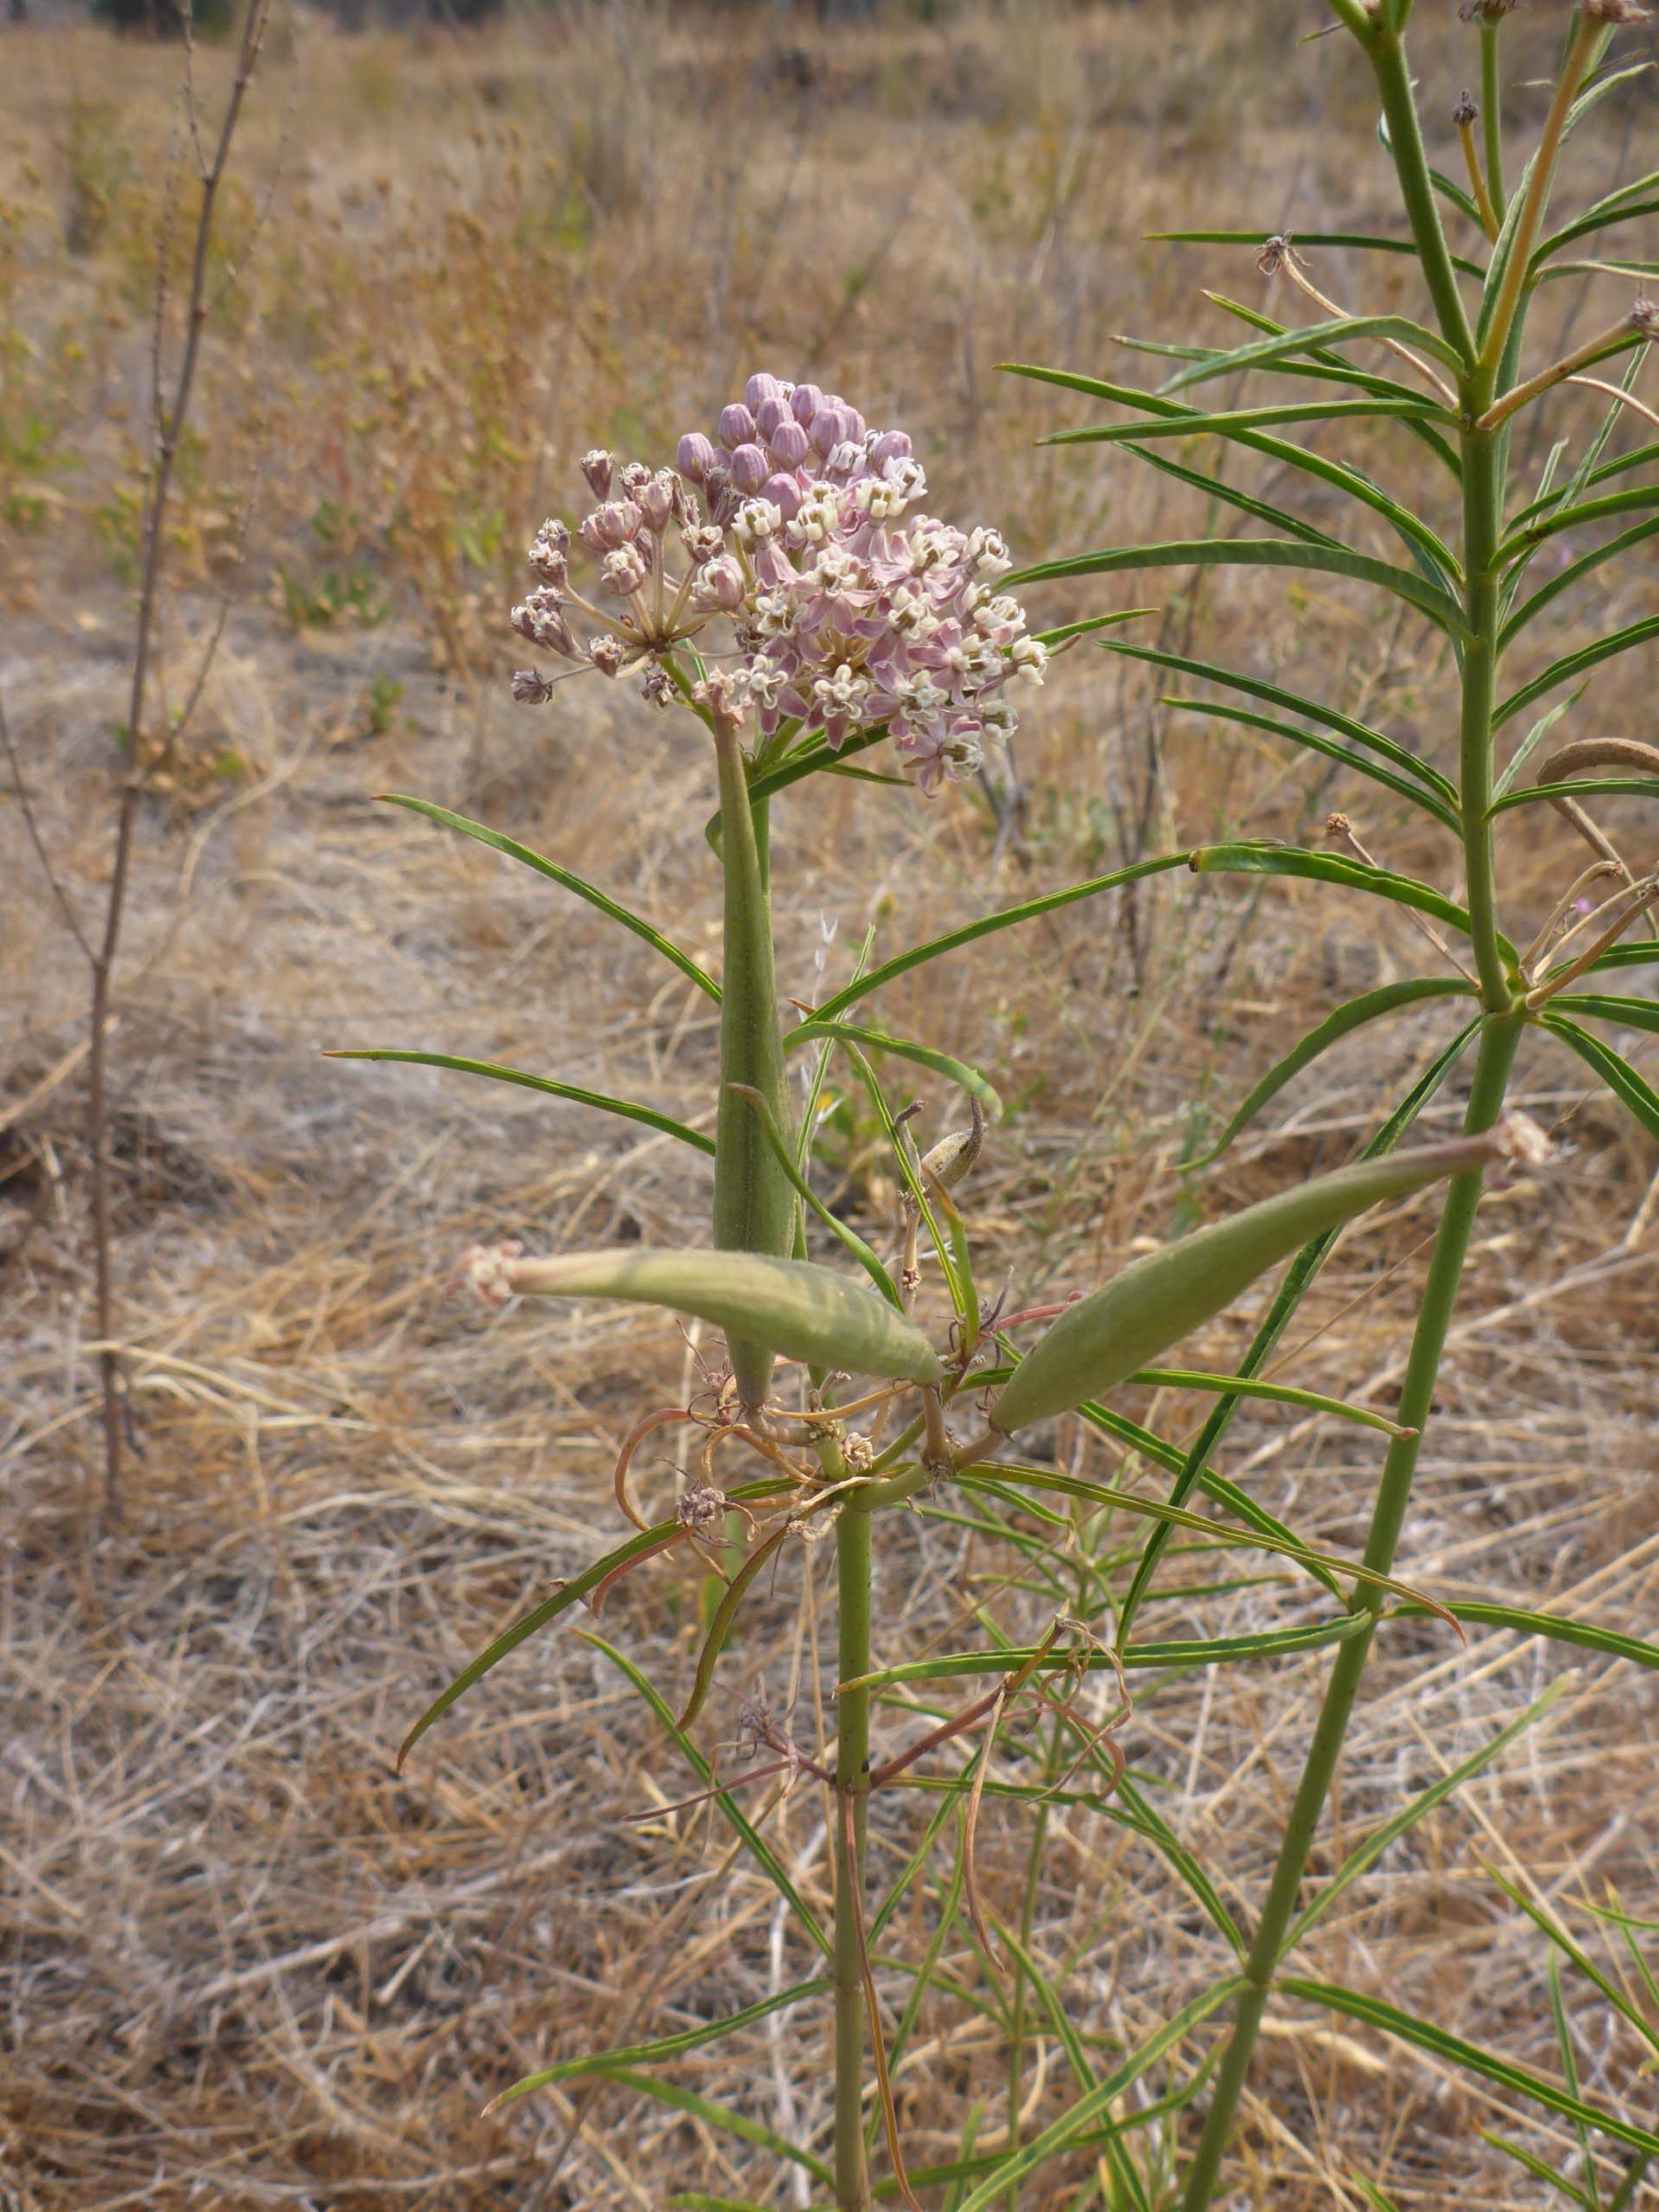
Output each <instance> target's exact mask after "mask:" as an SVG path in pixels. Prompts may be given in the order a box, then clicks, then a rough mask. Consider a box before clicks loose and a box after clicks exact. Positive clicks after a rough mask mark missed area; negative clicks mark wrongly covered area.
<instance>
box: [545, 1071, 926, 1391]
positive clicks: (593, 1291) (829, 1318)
mask: <svg viewBox="0 0 1659 2212" xmlns="http://www.w3.org/2000/svg"><path fill="white" fill-rule="evenodd" d="M745 1110H746V1111H747V1107H746V1108H745ZM512 1287H513V1289H514V1290H515V1292H517V1293H518V1294H521V1295H524V1296H530V1297H537V1298H620V1299H625V1300H630V1301H632V1302H633V1303H636V1304H639V1305H645V1306H664V1307H666V1308H667V1309H668V1310H669V1311H670V1312H671V1313H695V1314H696V1316H697V1317H698V1319H700V1320H704V1321H712V1322H713V1323H714V1325H715V1327H716V1328H719V1329H723V1330H725V1331H726V1332H727V1333H728V1336H729V1335H730V1334H731V1333H732V1332H737V1333H738V1334H739V1335H742V1336H747V1337H751V1338H754V1339H755V1341H756V1342H758V1343H760V1344H765V1345H766V1346H767V1347H768V1348H769V1350H771V1351H774V1352H777V1353H779V1354H780V1355H781V1356H782V1357H784V1358H785V1359H798V1360H804V1361H805V1362H806V1363H808V1364H809V1365H810V1366H815V1367H844V1368H846V1369H847V1370H849V1372H850V1373H852V1374H854V1375H880V1376H886V1377H887V1378H888V1379H890V1380H893V1381H902V1382H906V1383H937V1382H938V1381H939V1379H940V1378H941V1376H943V1375H944V1368H943V1367H942V1366H941V1365H940V1363H939V1358H938V1353H937V1352H935V1351H934V1350H933V1347H932V1346H931V1344H929V1343H928V1341H927V1338H925V1336H924V1335H923V1334H922V1332H921V1331H920V1330H919V1329H918V1327H917V1326H916V1325H915V1324H914V1322H912V1321H911V1320H908V1319H906V1316H905V1315H904V1314H902V1313H895V1311H894V1310H893V1307H892V1306H889V1305H888V1304H887V1302H886V1300H883V1299H880V1298H878V1297H877V1296H876V1294H875V1293H874V1291H871V1290H867V1289H865V1287H864V1286H863V1285H862V1284H861V1283H856V1282H849V1281H848V1280H847V1279H846V1277H845V1276H844V1275H838V1274H834V1273H832V1271H831V1270H830V1269H829V1268H821V1267H819V1266H817V1264H816V1263H815V1262H812V1261H810V1260H779V1259H775V1258H773V1257H772V1255H771V1254H770V1253H762V1252H730V1251H725V1252H721V1251H715V1252H709V1251H702V1250H700V1249H699V1250H671V1249H652V1247H650V1246H648V1245H641V1244H624V1245H621V1246H619V1247H616V1248H614V1249H610V1250H607V1251H599V1252H571V1253H563V1254H561V1255H558V1256H557V1257H556V1258H551V1259H544V1260H519V1261H516V1262H514V1264H513V1272H512Z"/></svg>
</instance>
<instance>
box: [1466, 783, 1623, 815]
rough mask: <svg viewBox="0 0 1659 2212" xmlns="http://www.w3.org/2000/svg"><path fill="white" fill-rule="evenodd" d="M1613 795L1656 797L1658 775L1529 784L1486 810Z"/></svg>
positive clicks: (1510, 792)
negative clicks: (1555, 800)
mask: <svg viewBox="0 0 1659 2212" xmlns="http://www.w3.org/2000/svg"><path fill="white" fill-rule="evenodd" d="M1558 798H1573V799H1588V798H1659V776H1582V777H1578V778H1574V779H1569V780H1568V781H1567V782H1566V783H1564V784H1529V785H1527V787H1526V788H1525V789H1524V790H1523V791H1506V792H1505V793H1504V794H1503V798H1500V799H1497V800H1494V802H1493V804H1492V805H1491V809H1490V812H1491V813H1492V814H1504V813H1507V812H1508V810H1510V807H1512V806H1536V805H1538V804H1540V803H1541V802H1542V801H1544V800H1547V799H1558Z"/></svg>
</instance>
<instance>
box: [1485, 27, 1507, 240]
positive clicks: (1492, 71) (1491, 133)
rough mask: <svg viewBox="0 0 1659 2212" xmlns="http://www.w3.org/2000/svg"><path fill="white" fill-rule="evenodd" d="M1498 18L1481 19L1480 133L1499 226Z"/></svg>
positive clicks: (1503, 204)
mask: <svg viewBox="0 0 1659 2212" xmlns="http://www.w3.org/2000/svg"><path fill="white" fill-rule="evenodd" d="M1502 30H1503V24H1502V22H1501V20H1500V19H1499V18H1497V17H1495V16H1482V17H1481V19H1480V129H1481V137H1482V139H1483V141H1484V146H1485V152H1486V193H1487V197H1488V198H1489V199H1490V200H1491V203H1492V213H1494V214H1495V215H1496V216H1497V219H1498V221H1499V222H1500V223H1501V222H1502V221H1503V211H1504V208H1505V207H1507V205H1508V201H1507V199H1506V197H1505V194H1504V190H1503V78H1502V76H1501V75H1500V74H1499V73H1498V67H1497V58H1498V43H1499V39H1500V36H1501V34H1502Z"/></svg>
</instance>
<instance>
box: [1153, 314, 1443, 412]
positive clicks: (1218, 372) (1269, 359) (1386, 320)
mask: <svg viewBox="0 0 1659 2212" xmlns="http://www.w3.org/2000/svg"><path fill="white" fill-rule="evenodd" d="M1368 338H1369V339H1376V340H1382V339H1385V338H1392V339H1396V340H1400V341H1401V342H1402V343H1404V344H1407V345H1410V346H1415V347H1417V348H1418V349H1419V350H1420V351H1421V352H1422V353H1428V354H1431V355H1433V358H1434V359H1436V360H1438V361H1440V362H1441V363H1442V364H1443V365H1445V366H1446V367H1447V368H1450V369H1459V368H1461V367H1462V365H1463V364H1462V361H1461V360H1460V359H1459V356H1458V354H1457V353H1455V352H1454V351H1453V349H1452V347H1451V346H1448V345H1447V344H1446V340H1444V339H1443V338H1441V337H1439V336H1438V335H1437V334H1435V333H1434V332H1433V331H1432V330H1428V329H1427V328H1425V327H1424V326H1423V325H1422V324H1421V323H1419V322H1414V321H1412V320H1411V318H1410V316H1409V315H1338V316H1336V317H1335V318H1334V319H1333V320H1332V321H1328V322H1310V323H1306V324H1305V325H1304V326H1303V327H1301V328H1300V329H1290V330H1287V331H1286V332H1285V333H1284V334H1283V335H1282V336H1281V337H1277V338H1260V339H1258V340H1256V341H1255V344H1254V345H1253V346H1232V347H1231V348H1230V350H1229V351H1228V352H1226V353H1221V354H1218V355H1217V357H1216V359H1214V360H1213V361H1199V362H1195V363H1193V365H1192V366H1191V367H1190V368H1185V369H1183V370H1181V371H1180V372H1179V373H1178V374H1177V375H1175V376H1173V377H1171V378H1169V379H1168V381H1167V382H1166V383H1165V384H1163V385H1160V387H1159V389H1160V391H1161V392H1163V393H1165V394H1168V393H1171V392H1177V391H1185V390H1186V389H1187V388H1188V387H1189V386H1190V385H1196V384H1204V383H1206V382H1208V381H1209V379H1210V378H1212V377H1218V376H1231V375H1233V374H1235V373H1243V372H1246V371H1249V370H1252V369H1270V368H1272V367H1273V366H1274V364H1275V363H1276V362H1279V361H1281V360H1283V359H1286V358H1287V356H1289V355H1291V354H1294V353H1313V352H1314V351H1316V350H1318V349H1319V348H1320V347H1335V346H1351V345H1357V343H1358V342H1359V341H1360V340H1363V339H1368Z"/></svg>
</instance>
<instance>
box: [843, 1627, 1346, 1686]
mask: <svg viewBox="0 0 1659 2212" xmlns="http://www.w3.org/2000/svg"><path fill="white" fill-rule="evenodd" d="M1369 1625H1370V1616H1369V1615H1368V1614H1365V1613H1344V1614H1341V1615H1339V1616H1338V1618H1336V1619H1335V1620H1325V1621H1304V1622H1302V1623H1300V1624H1299V1625H1298V1626H1296V1627H1294V1628H1270V1629H1259V1630H1256V1631H1255V1634H1254V1635H1250V1636H1217V1637H1173V1638H1170V1639H1166V1640H1165V1641H1162V1642H1154V1643H1131V1644H1128V1645H1127V1646H1126V1647H1125V1648H1124V1649H1122V1651H1120V1652H1117V1653H1116V1654H1115V1655H1114V1656H1115V1657H1116V1659H1117V1660H1118V1661H1119V1662H1121V1663H1122V1665H1123V1666H1125V1667H1128V1668H1140V1669H1159V1670H1162V1669H1170V1668H1180V1669H1186V1668H1191V1667H1220V1666H1229V1665H1230V1664H1232V1663H1233V1662H1235V1661H1236V1660H1240V1659H1282V1658H1286V1657H1289V1656H1295V1655H1296V1654H1298V1653H1300V1652H1303V1651H1322V1650H1324V1649H1325V1648H1326V1646H1327V1645H1330V1644H1332V1643H1346V1641H1347V1640H1348V1638H1349V1637H1351V1636H1357V1635H1358V1634H1359V1632H1360V1631H1361V1630H1362V1629H1364V1628H1366V1627H1368V1626H1369ZM1036 1656H1037V1647H1036V1646H1035V1645H1030V1646H1020V1645H1014V1646H1010V1648H1009V1649H1007V1650H1006V1651H1003V1650H998V1651H940V1652H936V1653H935V1654H934V1656H932V1657H931V1659H906V1660H902V1661H900V1662H899V1663H898V1664H897V1665H896V1666H892V1667H882V1668H880V1669H878V1670H877V1671H876V1672H875V1673H874V1674H872V1675H859V1676H858V1677H857V1679H856V1680H855V1681H851V1682H842V1683H841V1684H840V1685H839V1687H840V1688H841V1689H842V1690H843V1691H845V1690H849V1689H868V1690H884V1689H890V1688H893V1685H894V1684H895V1683H897V1682H938V1681H963V1680H964V1679H968V1678H973V1677H976V1676H979V1675H1006V1674H1007V1672H1008V1671H1009V1669H1011V1668H1014V1667H1019V1666H1021V1665H1023V1664H1025V1663H1026V1662H1027V1661H1029V1660H1033V1659H1035V1658H1036ZM1112 1663H1113V1662H1112V1659H1111V1658H1109V1657H1108V1656H1106V1655H1105V1654H1104V1653H1103V1652H1090V1653H1089V1654H1088V1655H1087V1656H1084V1657H1082V1658H1079V1657H1078V1656H1077V1655H1075V1654H1072V1653H1067V1652H1055V1653H1051V1654H1050V1656H1049V1657H1048V1658H1047V1659H1046V1660H1044V1661H1043V1662H1041V1664H1042V1667H1043V1668H1044V1669H1045V1670H1046V1671H1048V1672H1051V1673H1054V1674H1062V1673H1065V1672H1067V1671H1069V1670H1072V1669H1076V1668H1077V1667H1078V1666H1079V1665H1081V1666H1083V1667H1084V1668H1085V1669H1087V1670H1088V1671H1090V1672H1091V1673H1096V1674H1099V1673H1103V1672H1105V1671H1106V1670H1108V1669H1109V1668H1110V1667H1111V1666H1112Z"/></svg>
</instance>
